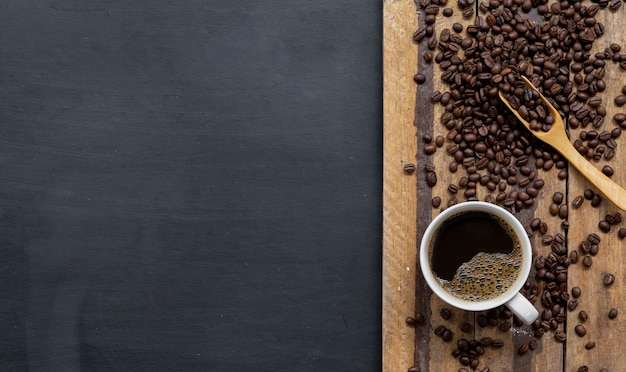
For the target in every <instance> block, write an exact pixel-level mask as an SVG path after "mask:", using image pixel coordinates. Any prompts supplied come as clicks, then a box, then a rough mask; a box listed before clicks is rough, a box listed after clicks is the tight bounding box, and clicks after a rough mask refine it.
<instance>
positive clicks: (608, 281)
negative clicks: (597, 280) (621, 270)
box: [602, 273, 615, 287]
mask: <svg viewBox="0 0 626 372" xmlns="http://www.w3.org/2000/svg"><path fill="white" fill-rule="evenodd" d="M602 281H603V283H604V285H605V286H607V287H610V286H612V285H613V283H615V275H613V274H610V273H607V274H605V275H604V278H603V280H602Z"/></svg>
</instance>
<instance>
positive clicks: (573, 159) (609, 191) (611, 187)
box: [498, 76, 626, 210]
mask: <svg viewBox="0 0 626 372" xmlns="http://www.w3.org/2000/svg"><path fill="white" fill-rule="evenodd" d="M522 80H523V81H524V83H525V84H526V86H527V87H529V88H530V89H533V90H535V91H537V93H539V96H540V97H541V100H542V101H543V103H545V105H546V106H547V107H548V109H549V110H550V115H551V116H552V117H553V118H554V123H553V124H552V127H551V128H550V130H549V131H547V132H543V131H536V130H531V129H530V124H528V122H527V121H526V120H524V119H523V118H522V117H521V116H520V114H519V112H517V110H515V109H513V107H511V104H510V103H509V101H508V100H507V99H506V98H505V97H504V95H503V94H502V92H499V93H498V94H499V95H500V99H501V100H502V102H504V104H505V105H506V106H507V107H508V108H509V110H511V111H512V112H513V113H514V114H515V116H517V119H519V121H520V122H521V123H522V124H524V126H525V127H526V128H528V130H529V131H530V132H531V133H532V134H533V135H534V136H535V137H537V138H539V139H540V140H542V141H543V142H545V143H547V144H548V145H550V146H552V147H553V148H554V149H555V150H557V151H558V152H560V153H561V155H563V157H564V158H565V159H567V161H568V162H569V163H570V164H571V165H573V166H574V167H575V168H576V169H578V171H579V172H580V173H582V175H583V176H585V177H586V178H587V179H588V180H589V182H591V183H592V184H594V185H595V186H596V188H597V189H598V190H600V191H601V192H602V193H603V194H604V195H605V196H606V197H607V198H608V199H609V200H611V201H612V202H613V203H614V204H615V205H616V206H617V207H618V208H620V209H621V210H626V190H624V189H623V188H621V187H620V186H619V185H618V184H616V183H615V182H613V181H611V179H610V178H609V177H607V176H606V175H605V174H604V173H602V172H601V171H600V170H599V169H598V168H596V167H595V166H594V165H593V164H591V163H590V162H588V161H587V159H585V158H584V157H583V156H582V155H581V154H580V153H579V152H578V151H576V149H575V148H574V146H572V144H571V143H570V141H569V138H567V135H566V134H565V125H564V124H563V119H562V118H561V115H559V112H558V111H557V110H556V109H555V108H554V106H552V104H550V102H548V100H547V99H546V97H544V96H543V94H541V92H539V90H538V89H537V88H535V86H534V85H533V84H532V83H531V82H530V81H529V80H528V79H527V78H526V77H524V76H522Z"/></svg>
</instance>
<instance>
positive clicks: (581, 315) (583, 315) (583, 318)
mask: <svg viewBox="0 0 626 372" xmlns="http://www.w3.org/2000/svg"><path fill="white" fill-rule="evenodd" d="M578 319H580V321H581V322H586V321H587V319H589V315H587V312H586V311H585V310H580V312H579V313H578Z"/></svg>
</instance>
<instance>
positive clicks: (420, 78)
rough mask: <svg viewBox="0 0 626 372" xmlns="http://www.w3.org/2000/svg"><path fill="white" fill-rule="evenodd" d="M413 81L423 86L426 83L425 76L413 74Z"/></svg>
mask: <svg viewBox="0 0 626 372" xmlns="http://www.w3.org/2000/svg"><path fill="white" fill-rule="evenodd" d="M413 80H415V82H416V83H418V84H424V83H425V82H426V76H425V75H424V74H415V76H413Z"/></svg>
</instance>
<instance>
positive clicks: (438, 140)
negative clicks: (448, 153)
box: [435, 135, 445, 147]
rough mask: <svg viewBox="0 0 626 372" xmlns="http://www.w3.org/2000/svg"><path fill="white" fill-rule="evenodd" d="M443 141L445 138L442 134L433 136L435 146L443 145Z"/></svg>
mask: <svg viewBox="0 0 626 372" xmlns="http://www.w3.org/2000/svg"><path fill="white" fill-rule="evenodd" d="M444 142H445V138H444V137H443V136H441V135H439V136H437V137H436V138H435V145H436V146H437V147H442V146H443V144H444Z"/></svg>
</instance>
